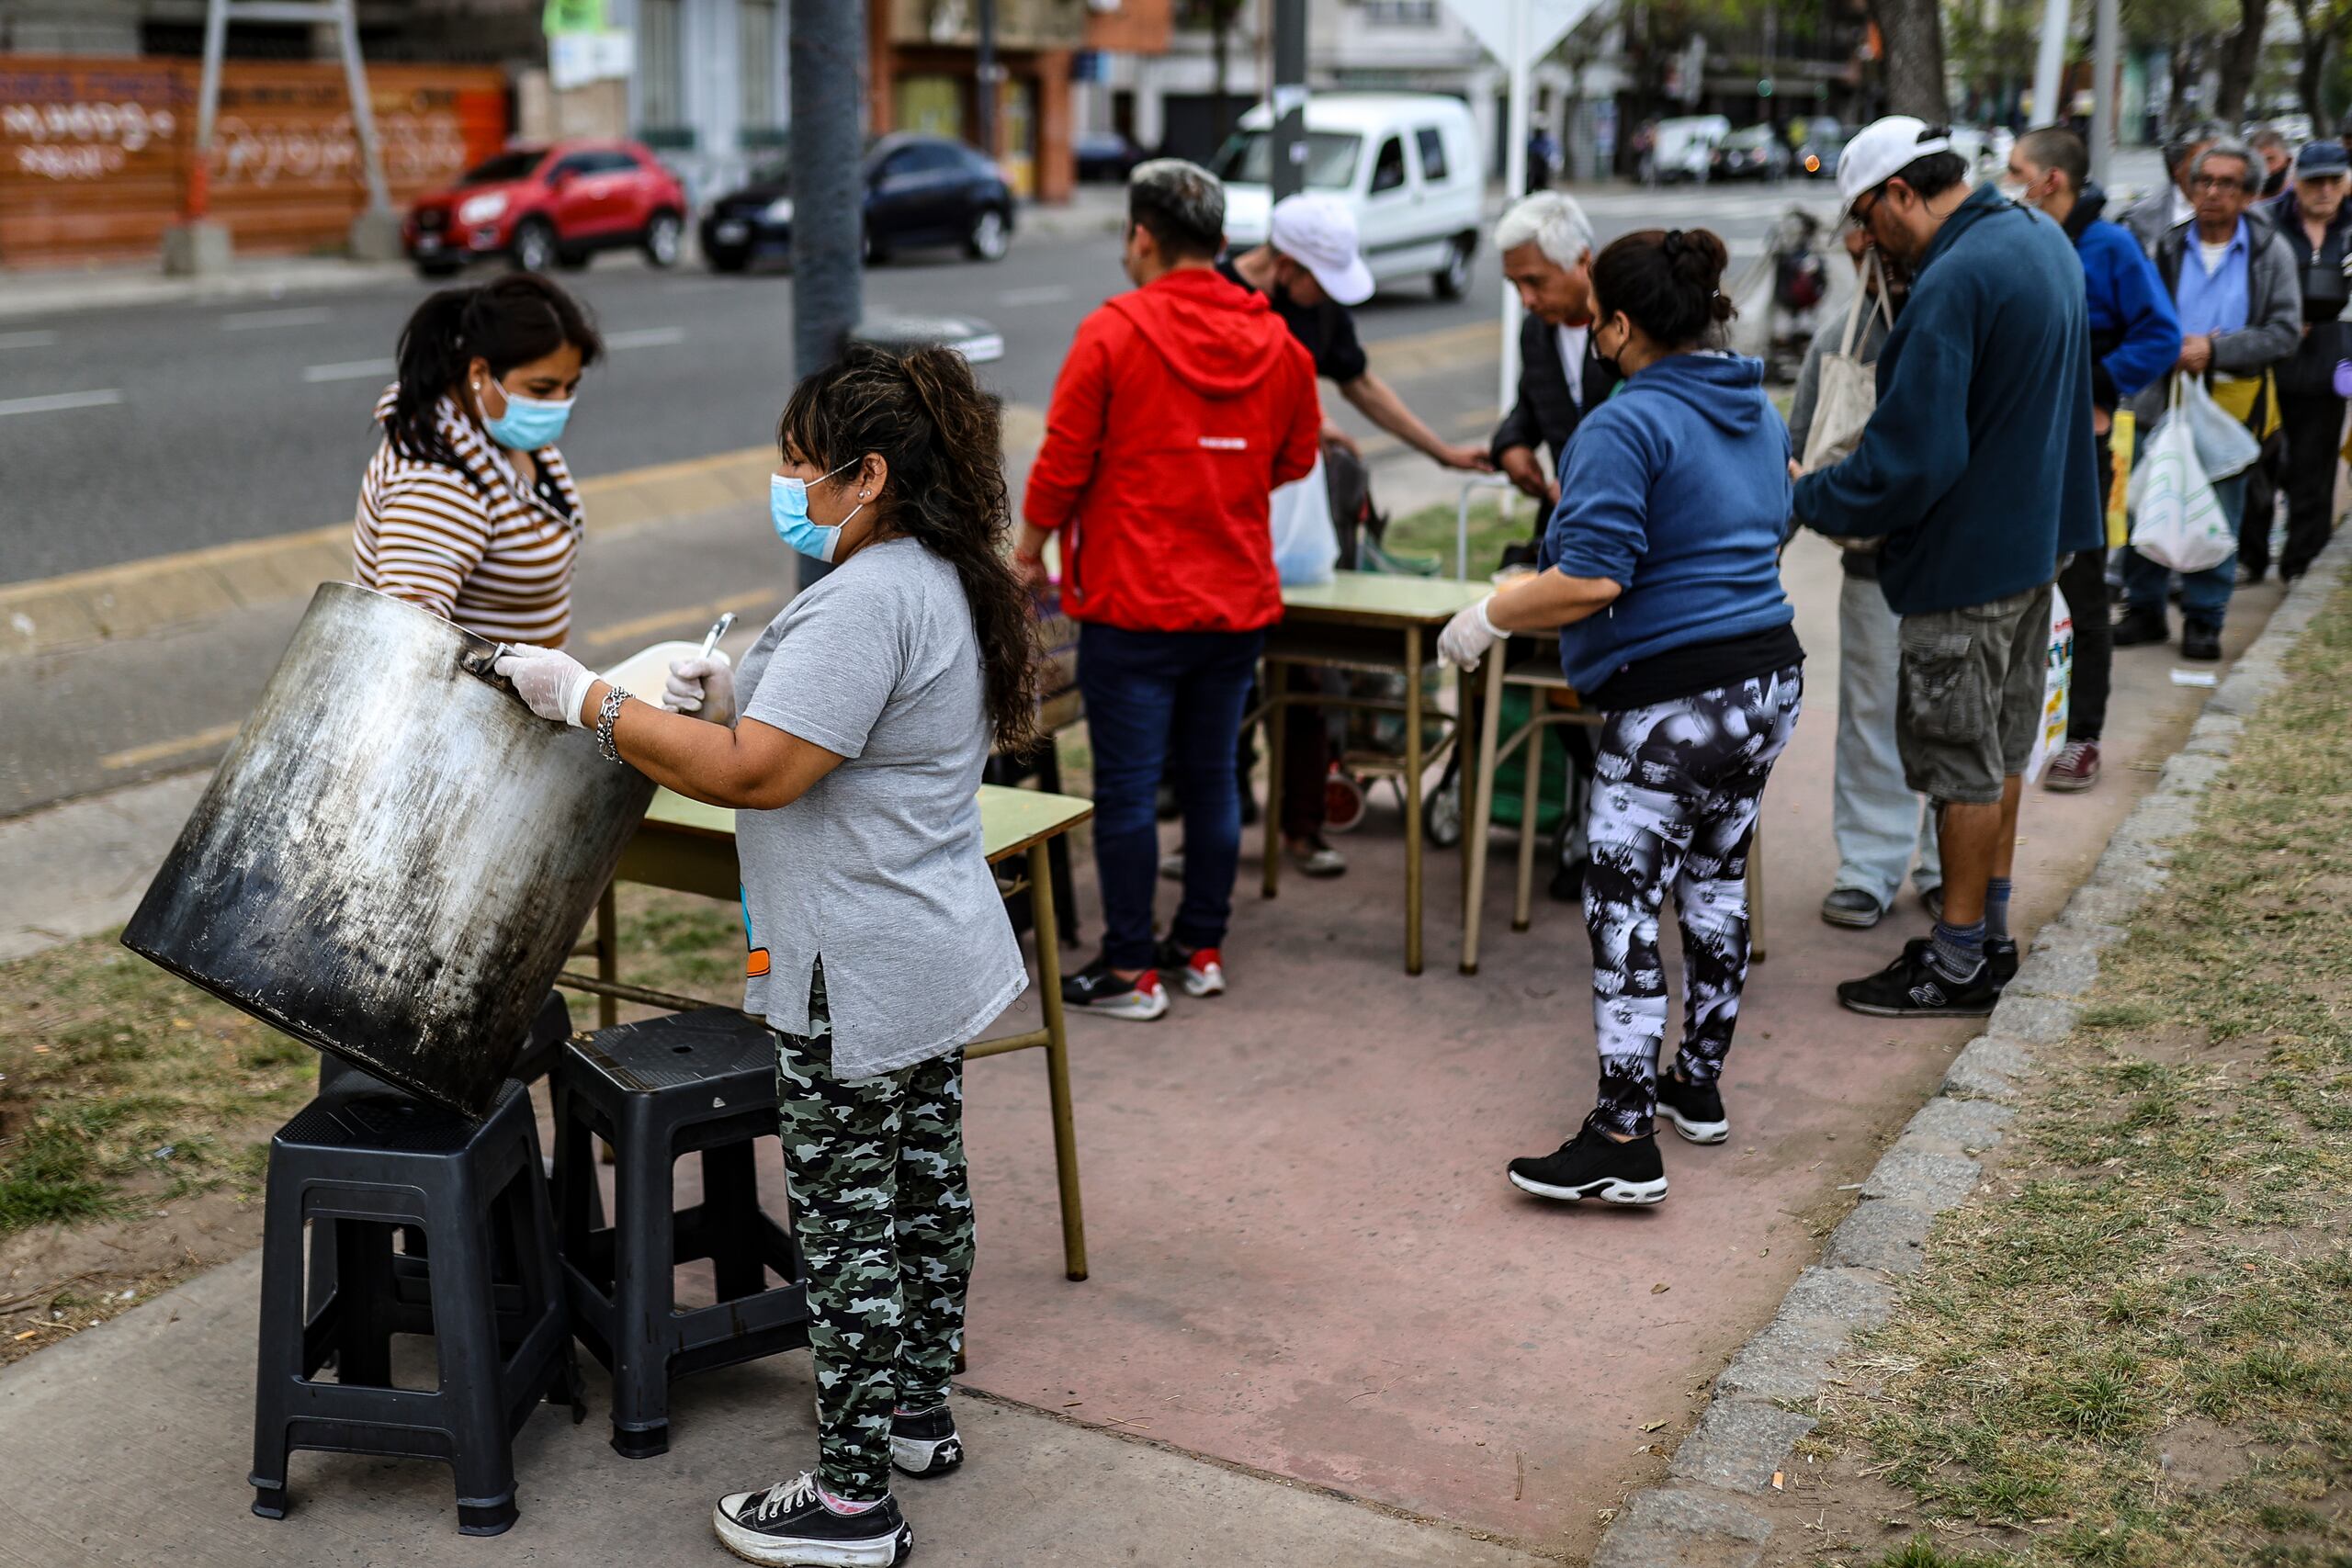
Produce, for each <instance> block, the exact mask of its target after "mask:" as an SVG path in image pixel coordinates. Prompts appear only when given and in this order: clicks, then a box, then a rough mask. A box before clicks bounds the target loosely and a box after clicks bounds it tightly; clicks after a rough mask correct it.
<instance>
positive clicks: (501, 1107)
mask: <svg viewBox="0 0 2352 1568" xmlns="http://www.w3.org/2000/svg"><path fill="white" fill-rule="evenodd" d="M540 1172H541V1167H540V1163H539V1134H538V1127H537V1122H536V1120H535V1118H534V1117H533V1116H532V1114H531V1100H530V1096H529V1095H528V1094H526V1093H525V1092H524V1090H523V1087H522V1086H521V1085H520V1084H517V1083H514V1082H512V1081H510V1082H509V1083H508V1084H507V1085H506V1087H505V1089H503V1091H502V1092H501V1094H500V1096H499V1100H498V1103H497V1105H496V1106H495V1107H493V1108H492V1111H491V1113H490V1114H489V1116H487V1117H486V1118H484V1119H483V1120H482V1121H481V1122H472V1121H469V1120H468V1119H467V1118H465V1117H462V1116H459V1115H458V1114H456V1113H455V1112H453V1111H445V1110H443V1109H441V1108H440V1107H438V1106H434V1105H429V1104H426V1103H425V1102H424V1101H423V1100H414V1099H409V1098H401V1099H390V1098H386V1099H374V1098H361V1099H352V1100H343V1101H341V1102H335V1101H331V1100H318V1101H314V1102H313V1103H311V1105H310V1106H308V1107H306V1108H305V1109H304V1110H303V1111H301V1112H300V1114H299V1115H297V1116H296V1117H295V1118H294V1120H292V1121H291V1122H288V1123H287V1124H286V1125H285V1126H284V1127H283V1128H281V1129H279V1131H278V1134H277V1137H276V1138H274V1139H272V1140H271V1141H270V1146H269V1196H268V1209H267V1213H266V1224H265V1227H264V1233H263V1240H262V1290H261V1358H260V1367H259V1372H258V1375H257V1378H256V1388H255V1393H254V1469H253V1474H252V1476H251V1477H250V1478H249V1479H250V1481H251V1483H252V1485H253V1488H254V1513H256V1514H259V1515H261V1516H262V1517H265V1518H283V1517H285V1515H286V1509H287V1506H288V1496H287V1463H286V1461H287V1454H288V1451H289V1450H294V1449H315V1450H325V1451H328V1452H332V1453H359V1454H385V1455H392V1456H397V1457H402V1458H410V1459H438V1460H446V1461H448V1463H449V1465H450V1468H451V1469H452V1470H453V1471H455V1472H456V1476H457V1485H458V1529H459V1530H461V1531H463V1532H464V1533H465V1534H467V1535H497V1534H499V1533H501V1532H502V1531H503V1530H505V1529H507V1527H509V1526H510V1525H512V1524H513V1523H514V1522H515V1458H514V1450H513V1438H514V1435H515V1432H516V1431H518V1430H520V1429H521V1427H522V1426H523V1423H524V1421H525V1420H526V1419H527V1418H528V1417H529V1416H530V1414H531V1409H532V1407H533V1406H534V1405H535V1404H537V1403H538V1402H539V1400H540V1399H541V1397H542V1396H544V1397H546V1398H548V1399H553V1400H559V1401H563V1402H568V1403H571V1404H572V1405H573V1418H574V1419H575V1420H577V1419H579V1418H580V1416H581V1415H582V1410H581V1408H580V1404H579V1398H580V1391H579V1373H578V1371H577V1368H576V1365H575V1363H574V1362H573V1360H572V1355H571V1325H570V1322H569V1319H568V1317H567V1314H566V1313H565V1310H564V1303H563V1291H562V1282H561V1278H560V1274H559V1272H558V1264H557V1261H556V1248H555V1224H554V1216H553V1215H552V1213H550V1211H549V1208H548V1187H547V1182H546V1181H545V1179H543V1178H542V1177H541V1174H540ZM307 1221H320V1222H325V1223H324V1224H322V1225H321V1229H322V1232H323V1231H324V1230H325V1229H326V1228H327V1224H332V1226H333V1229H334V1289H333V1291H332V1292H331V1293H325V1294H324V1295H323V1298H322V1299H319V1298H317V1297H316V1296H314V1299H313V1300H312V1301H311V1303H309V1307H308V1310H307V1312H306V1311H305V1305H304V1302H303V1299H302V1298H303V1293H304V1292H303V1264H302V1242H303V1229H304V1224H305V1222H307ZM405 1228H413V1229H415V1230H419V1231H422V1232H423V1233H424V1235H425V1236H427V1237H428V1238H430V1240H431V1243H432V1257H431V1258H430V1259H429V1260H428V1259H427V1258H423V1257H413V1256H407V1255H403V1254H401V1253H398V1252H395V1251H394V1250H393V1246H392V1243H393V1237H394V1235H395V1233H396V1232H398V1231H400V1230H402V1229H405ZM395 1334H430V1335H432V1336H433V1337H434V1348H435V1351H436V1352H437V1353H438V1355H439V1358H440V1385H439V1387H438V1389H437V1390H435V1391H433V1392H420V1391H416V1390H411V1389H399V1388H394V1387H392V1386H390V1385H391V1337H392V1336H393V1335H395ZM330 1356H332V1357H334V1359H335V1364H336V1369H337V1374H336V1375H337V1378H338V1381H337V1382H313V1381H312V1377H313V1374H314V1373H316V1372H317V1371H318V1370H319V1368H320V1367H321V1366H322V1364H324V1362H325V1361H326V1360H327V1359H328V1358H329V1357H330Z"/></svg>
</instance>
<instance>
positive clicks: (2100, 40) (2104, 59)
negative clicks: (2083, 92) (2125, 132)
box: [2091, 0, 2123, 185]
mask: <svg viewBox="0 0 2352 1568" xmlns="http://www.w3.org/2000/svg"><path fill="white" fill-rule="evenodd" d="M2119 9H2120V7H2119V6H2118V4H2117V0H2098V9H2097V20H2096V21H2095V23H2094V24H2093V27H2092V30H2091V178H2093V179H2095V180H2097V181H2098V182H2099V183H2100V184H2101V185H2105V184H2106V183H2107V172H2108V169H2109V165H2111V164H2113V163H2114V162H2115V93H2116V75H2117V69H2116V68H2117V65H2118V63H2119V62H2118V61H2117V58H2116V53H2117V35H2118V34H2120V32H2121V31H2122V30H2123V28H2122V21H2121V19H2120V17H2119V16H2118V15H2117V12H2118V11H2119Z"/></svg>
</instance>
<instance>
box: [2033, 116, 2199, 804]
mask: <svg viewBox="0 0 2352 1568" xmlns="http://www.w3.org/2000/svg"><path fill="white" fill-rule="evenodd" d="M2090 173H2091V155H2090V149H2089V148H2087V147H2086V146H2085V145H2084V144H2083V139H2082V138H2081V137H2079V136H2077V135H2075V133H2074V132H2073V131H2071V130H2067V129H2066V128H2065V127H2064V126H2061V125H2049V126H2043V127H2042V128H2041V130H2029V131H2027V132H2026V133H2025V134H2024V135H2023V136H2020V137H2018V141H2017V145H2016V146H2015V147H2013V148H2011V149H2010V151H2009V177H2008V180H2007V183H2006V185H2005V186H2004V189H2005V191H2006V194H2007V195H2008V196H2009V197H2010V198H2011V199H2013V200H2016V201H2022V202H2026V203H2028V204H2029V205H2030V206H2034V207H2038V208H2040V209H2041V210H2042V211H2044V212H2046V213H2048V214H2049V215H2050V216H2051V217H2052V218H2053V219H2055V220H2057V221H2058V223H2059V225H2060V226H2061V227H2062V228H2064V230H2065V231H2066V237H2067V238H2068V239H2070V240H2072V241H2074V242H2075V254H2076V255H2078V256H2080V257H2081V258H2082V261H2083V289H2084V303H2085V305H2086V307H2087V309H2088V310H2089V315H2090V331H2091V355H2092V363H2091V428H2092V430H2093V431H2094V432H2096V433H2097V434H2098V492H2099V494H2100V496H2101V497H2102V498H2103V497H2105V496H2106V494H2107V492H2108V487H2109V484H2110V483H2112V482H2113V479H2114V471H2115V458H2114V455H2113V454H2112V452H2110V451H2109V447H2108V435H2109V432H2110V431H2111V430H2113V429H2114V426H2115V411H2116V409H2117V408H2118V407H2119V406H2120V404H2121V402H2122V400H2124V399H2126V398H2129V397H2131V396H2133V395H2134V394H2136V393H2137V392H2139V390H2140V389H2142V388H2143V387H2148V386H2153V385H2154V383H2156V382H2157V381H2159V380H2161V379H2163V378H2164V375H2165V372H2166V371H2168V370H2170V369H2171V368H2172V367H2173V365H2174V363H2175V362H2176V361H2177V360H2178V359H2179V358H2180V318H2179V316H2178V315H2177V314H2175V313H2174V310H2173V308H2172V294H2171V292H2170V290H2168V289H2166V288H2165V280H2164V278H2163V277H2162V276H2160V275H2159V274H2158V273H2157V271H2156V266H2155V264H2154V262H2152V261H2150V260H2149V259H2148V257H2147V254H2146V253H2145V252H2143V251H2142V250H2141V249H2140V243H2139V242H2138V241H2137V240H2134V239H2133V238H2132V237H2131V234H2130V233H2129V232H2128V231H2125V230H2124V229H2123V228H2122V226H2121V225H2120V224H2116V223H2110V222H2109V221H2108V220H2106V219H2105V218H2103V217H2101V216H2100V214H2101V213H2102V212H2103V211H2104V210H2105V209H2106V206H2107V193H2106V192H2105V191H2103V190H2101V189H2099V187H2098V182H2097V181H2095V180H2093V179H2092V178H2091V177H2090ZM2058 592H2061V593H2064V595H2065V596H2066V608H2067V609H2068V610H2070V611H2072V612H2073V613H2074V620H2075V669H2074V674H2073V677H2072V680H2071V682H2070V684H2069V685H2068V687H2067V691H2066V744H2065V745H2064V747H2062V748H2060V749H2059V750H2058V752H2057V754H2056V755H2054V756H2052V758H2051V759H2050V765H2049V766H2048V767H2046V768H2044V769H2043V770H2042V773H2041V782H2042V784H2043V785H2044V787H2046V788H2049V789H2054V790H2059V791H2075V790H2085V789H2088V788H2090V787H2091V785H2093V784H2097V783H2098V767H2099V763H2098V743H2099V739H2100V736H2101V735H2102V734H2103V733H2104V731H2105V728H2106V725H2107V696H2108V690H2109V685H2110V683H2111V677H2112V674H2113V671H2114V665H2115V630H2114V627H2113V626H2111V625H2110V624H2109V618H2108V611H2107V538H2106V536H2105V535H2104V534H2102V535H2101V536H2100V537H2099V540H2098V543H2097V544H2096V545H2093V546H2090V547H2086V548H2083V549H2079V550H2076V551H2075V552H2074V553H2073V554H2072V555H2070V556H2068V557H2067V558H2066V563H2065V566H2064V568H2063V569H2062V570H2060V571H2059V573H2058Z"/></svg>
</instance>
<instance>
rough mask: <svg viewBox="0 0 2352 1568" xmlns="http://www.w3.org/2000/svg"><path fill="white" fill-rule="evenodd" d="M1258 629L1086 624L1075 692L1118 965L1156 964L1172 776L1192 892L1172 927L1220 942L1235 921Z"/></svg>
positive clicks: (1184, 935) (1110, 945) (1107, 949)
mask: <svg viewBox="0 0 2352 1568" xmlns="http://www.w3.org/2000/svg"><path fill="white" fill-rule="evenodd" d="M1265 645H1266V634H1265V633H1263V632H1261V631H1260V632H1132V631H1124V630H1121V629H1120V628H1119V627H1116V626H1092V625H1089V626H1082V627H1080V630H1079V636H1078V689H1079V693H1080V695H1081V696H1082V697H1083V698H1084V699H1085V702H1086V730H1087V736H1088V739H1089V740H1090V741H1091V744H1092V746H1093V750H1094V864H1095V870H1096V872H1097V874H1099V875H1100V876H1101V878H1102V886H1103V958H1104V959H1105V960H1106V961H1108V962H1109V963H1110V964H1111V965H1112V967H1114V968H1117V969H1143V968H1148V967H1149V966H1150V964H1151V960H1152V930H1151V912H1152V911H1151V903H1152V894H1153V892H1154V891H1155V889H1156V888H1157V887H1158V886H1159V820H1158V817H1157V814H1156V812H1155V811H1154V809H1153V807H1154V795H1155V794H1156V792H1157V791H1158V789H1159V780H1160V778H1161V776H1162V773H1163V772H1164V773H1165V774H1166V776H1167V778H1168V780H1169V782H1170V783H1171V784H1174V785H1175V788H1176V797H1177V798H1178V799H1179V800H1181V801H1182V803H1183V807H1184V895H1183V900H1182V903H1180V904H1179V905H1178V906H1177V908H1176V919H1175V921H1174V923H1173V924H1172V925H1171V926H1170V928H1169V934H1170V935H1171V936H1173V937H1174V938H1175V939H1176V940H1177V941H1178V942H1182V944H1183V945H1184V946H1186V947H1217V946H1221V945H1222V944H1223V943H1224V942H1225V931H1226V926H1227V922H1229V921H1230V920H1231V919H1232V917H1233V879H1234V875H1235V873H1236V872H1237V870H1238V867H1239V865H1240V861H1241V789H1242V787H1243V785H1242V784H1241V783H1240V780H1239V774H1238V770H1237V769H1236V767H1235V764H1234V753H1235V748H1236V745H1237V743H1238V740H1239V739H1240V735H1241V715H1242V710H1243V707H1244V705H1246V703H1247V702H1248V700H1249V694H1250V679H1251V677H1252V675H1253V674H1254V673H1255V671H1256V670H1257V665H1258V656H1259V655H1260V653H1261V652H1262V651H1263V650H1264V649H1265Z"/></svg>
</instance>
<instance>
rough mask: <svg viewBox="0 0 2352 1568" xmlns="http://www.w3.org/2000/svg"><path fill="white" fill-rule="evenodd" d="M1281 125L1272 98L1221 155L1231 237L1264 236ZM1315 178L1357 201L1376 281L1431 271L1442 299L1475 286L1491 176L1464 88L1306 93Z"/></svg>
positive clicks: (1254, 240) (1246, 241) (1218, 165)
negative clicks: (1458, 93) (1454, 92)
mask: <svg viewBox="0 0 2352 1568" xmlns="http://www.w3.org/2000/svg"><path fill="white" fill-rule="evenodd" d="M1272 125H1273V116H1272V112H1271V111H1270V110H1269V109H1268V108H1267V107H1266V106H1265V105H1263V104H1261V105H1259V106H1258V107H1256V108H1253V109H1251V110H1250V112H1249V113H1248V114H1246V115H1244V116H1242V117H1241V126H1240V129H1239V130H1236V131H1235V132H1234V134H1233V137H1232V140H1230V141H1227V143H1226V144H1225V146H1224V148H1223V149H1222V150H1221V151H1220V152H1218V153H1217V155H1216V162H1215V163H1214V164H1213V165H1212V172H1214V173H1215V174H1216V175H1217V177H1218V178H1220V179H1222V180H1223V181H1224V182H1225V237H1226V241H1227V243H1228V244H1230V245H1231V246H1232V247H1233V248H1234V249H1235V250H1246V249H1248V248H1249V247H1250V246H1251V245H1256V244H1261V243H1264V241H1265V238H1266V214H1267V211H1268V210H1269V209H1271V208H1272V205H1273V203H1272V192H1271V191H1270V190H1269V189H1268V186H1267V184H1266V176H1267V173H1268V170H1269V168H1270V167H1271V161H1272V142H1273V132H1272V129H1271V128H1272ZM1485 187H1486V178H1485V167H1484V162H1483V160H1482V159H1481V158H1480V157H1479V155H1478V133H1477V130H1476V124H1475V123H1474V122H1473V121H1472V119H1471V118H1470V107H1469V106H1468V105H1467V104H1465V103H1464V102H1463V101H1462V100H1461V99H1459V98H1449V97H1443V96H1439V95H1436V94H1422V93H1329V94H1323V95H1319V96H1316V97H1313V98H1309V99H1308V100H1307V103H1306V188H1307V189H1308V190H1317V191H1329V193H1330V194H1332V195H1333V196H1336V197H1340V199H1341V200H1342V201H1345V202H1346V203H1347V204H1348V206H1349V208H1350V209H1351V210H1353V212H1354V213H1355V216H1356V235H1357V239H1358V242H1359V243H1361V244H1362V246H1363V259H1364V265H1367V266H1369V267H1371V268H1372V276H1373V280H1374V282H1375V283H1376V284H1379V285H1381V286H1383V287H1385V286H1386V285H1388V284H1390V283H1393V282H1396V281H1397V280H1398V279H1400V278H1408V277H1426V278H1428V279H1429V280H1430V286H1431V287H1432V288H1435V289H1436V290H1437V293H1438V297H1439V298H1440V299H1459V298H1461V296H1462V295H1463V294H1464V292H1465V291H1466V290H1467V289H1468V288H1469V287H1470V259H1471V257H1472V256H1473V255H1475V254H1476V253H1477V249H1478V225H1479V219H1480V217H1481V215H1482V214H1481V206H1482V199H1483V197H1484V195H1485Z"/></svg>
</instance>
